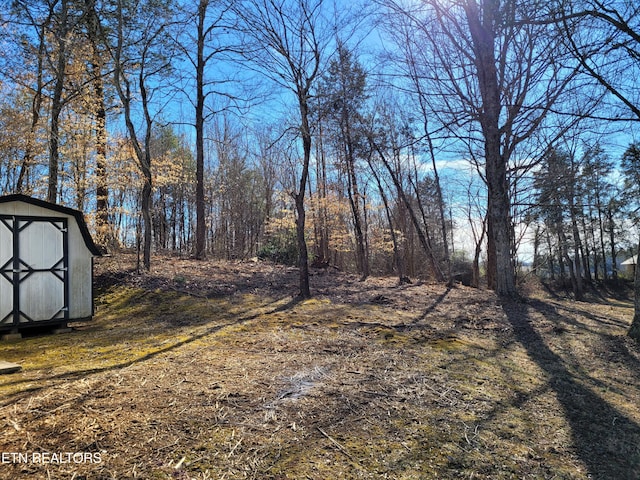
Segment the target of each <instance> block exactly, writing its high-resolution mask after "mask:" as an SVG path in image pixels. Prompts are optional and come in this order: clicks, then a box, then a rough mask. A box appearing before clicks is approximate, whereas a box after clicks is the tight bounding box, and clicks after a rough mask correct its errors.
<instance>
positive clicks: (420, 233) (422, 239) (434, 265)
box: [368, 135, 444, 282]
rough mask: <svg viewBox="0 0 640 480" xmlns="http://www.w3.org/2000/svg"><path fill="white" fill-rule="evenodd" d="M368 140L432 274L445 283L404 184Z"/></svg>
mask: <svg viewBox="0 0 640 480" xmlns="http://www.w3.org/2000/svg"><path fill="white" fill-rule="evenodd" d="M368 139H369V142H370V143H371V146H372V147H373V149H374V150H375V151H376V152H377V153H378V155H379V156H380V160H382V163H383V165H384V166H385V168H386V169H387V171H388V172H389V175H390V176H391V180H392V181H393V184H394V186H395V187H396V190H397V192H398V196H399V197H400V199H401V200H402V203H403V204H404V206H405V207H406V209H407V212H408V213H409V217H410V218H411V222H412V223H413V226H414V228H415V230H416V234H417V235H418V239H419V241H420V244H421V246H422V248H423V249H424V252H425V253H426V255H427V259H428V260H429V266H430V267H431V272H432V274H433V276H434V277H435V279H436V281H438V282H442V281H444V275H443V274H442V270H441V269H440V266H439V265H438V262H437V260H436V257H435V255H434V253H433V248H432V246H431V242H430V241H429V239H428V238H427V236H426V235H425V233H424V231H423V229H422V226H421V225H420V221H419V220H418V217H417V216H416V213H415V211H414V210H413V207H412V206H411V202H409V199H408V198H407V195H406V193H405V191H404V188H402V184H401V183H400V180H399V179H398V176H397V175H396V173H395V172H394V171H393V168H392V167H391V165H390V164H389V161H388V160H387V157H386V155H385V154H384V152H383V151H382V149H381V148H380V146H379V145H378V144H377V142H376V141H375V140H374V139H373V136H372V135H369V138H368Z"/></svg>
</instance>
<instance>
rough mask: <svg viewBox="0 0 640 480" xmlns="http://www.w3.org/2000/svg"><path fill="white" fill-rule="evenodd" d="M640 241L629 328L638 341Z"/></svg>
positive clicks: (639, 337) (639, 317)
mask: <svg viewBox="0 0 640 480" xmlns="http://www.w3.org/2000/svg"><path fill="white" fill-rule="evenodd" d="M639 262H640V241H639V242H638V250H637V256H636V264H635V276H634V279H633V291H634V293H635V298H634V301H633V321H632V322H631V328H630V329H629V332H628V334H629V336H630V337H631V338H633V339H634V340H636V341H637V342H640V263H639Z"/></svg>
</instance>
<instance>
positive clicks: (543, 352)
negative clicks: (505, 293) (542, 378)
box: [503, 302, 640, 480]
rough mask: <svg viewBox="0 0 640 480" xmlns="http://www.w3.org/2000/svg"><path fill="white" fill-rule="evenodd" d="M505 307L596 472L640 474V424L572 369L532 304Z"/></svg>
mask: <svg viewBox="0 0 640 480" xmlns="http://www.w3.org/2000/svg"><path fill="white" fill-rule="evenodd" d="M503 308H504V311H505V313H506V315H507V317H508V319H509V322H510V323H511V325H512V326H513V331H514V334H515V337H516V339H517V341H519V342H520V343H521V344H522V345H523V346H524V348H525V349H526V350H527V353H528V355H529V357H530V358H531V359H532V360H533V361H534V362H535V363H536V364H537V365H538V366H539V367H540V368H541V369H542V370H543V371H544V372H545V373H546V375H547V376H548V377H549V385H550V386H551V388H553V390H554V391H555V394H556V397H557V399H558V401H559V402H560V404H561V405H562V408H563V409H564V412H565V418H566V420H567V421H568V423H569V425H570V427H571V434H572V438H573V443H574V448H575V449H576V453H577V455H578V457H579V458H580V459H581V460H582V462H583V463H584V465H585V466H586V467H587V469H588V472H589V474H590V475H591V477H590V478H593V479H596V480H610V479H619V480H625V479H626V480H637V479H638V478H640V446H639V445H640V425H638V424H637V423H636V422H635V421H633V420H632V419H630V418H629V417H627V416H626V415H625V414H624V413H622V412H621V411H619V410H617V409H616V408H614V407H613V406H612V405H610V404H609V403H607V402H605V401H604V400H603V399H602V398H600V397H599V396H598V395H597V394H596V393H594V392H593V391H592V390H591V389H589V388H587V387H586V386H585V385H583V384H582V383H581V382H580V381H579V380H578V379H577V378H575V377H574V376H573V375H572V374H571V371H570V369H569V368H568V366H567V365H566V364H565V361H564V360H563V359H562V358H561V357H560V356H559V355H558V354H556V353H555V352H554V351H553V350H552V349H551V348H550V347H549V345H548V344H547V343H546V342H545V340H544V338H543V337H542V335H541V334H540V333H539V332H538V331H537V330H536V329H535V327H534V325H533V323H532V319H531V316H530V312H529V310H528V307H527V306H526V305H523V304H520V303H515V302H511V303H507V304H505V305H504V306H503Z"/></svg>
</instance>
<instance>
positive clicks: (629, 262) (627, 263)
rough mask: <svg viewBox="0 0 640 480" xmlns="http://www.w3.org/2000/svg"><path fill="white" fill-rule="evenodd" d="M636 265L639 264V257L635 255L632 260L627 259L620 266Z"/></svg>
mask: <svg viewBox="0 0 640 480" xmlns="http://www.w3.org/2000/svg"><path fill="white" fill-rule="evenodd" d="M636 263H638V256H637V255H634V256H633V257H631V258H627V259H626V260H625V261H624V262H622V263H621V264H620V265H635V264H636Z"/></svg>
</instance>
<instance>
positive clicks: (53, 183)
mask: <svg viewBox="0 0 640 480" xmlns="http://www.w3.org/2000/svg"><path fill="white" fill-rule="evenodd" d="M58 22H59V28H58V30H57V32H56V40H57V48H58V51H57V62H56V72H55V81H54V86H53V95H52V97H51V123H50V127H49V128H50V130H49V179H48V185H47V186H48V188H47V200H48V201H49V202H51V203H55V202H56V201H57V200H58V170H59V161H60V151H59V146H60V114H61V113H62V107H63V106H64V101H63V98H62V94H63V92H64V82H65V79H66V64H67V49H66V45H67V34H68V32H69V10H68V2H67V0H62V2H61V10H60V18H59V20H58Z"/></svg>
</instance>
